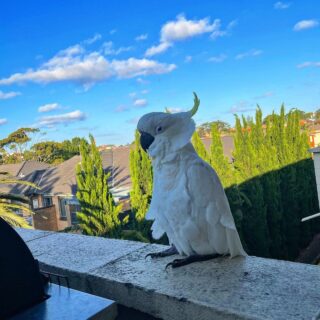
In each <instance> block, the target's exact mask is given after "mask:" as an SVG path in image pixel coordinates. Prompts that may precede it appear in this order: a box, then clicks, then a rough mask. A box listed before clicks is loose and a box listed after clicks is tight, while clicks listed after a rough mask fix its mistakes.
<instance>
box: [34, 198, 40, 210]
mask: <svg viewBox="0 0 320 320" xmlns="http://www.w3.org/2000/svg"><path fill="white" fill-rule="evenodd" d="M32 207H33V209H38V208H39V201H38V199H37V198H34V199H32Z"/></svg>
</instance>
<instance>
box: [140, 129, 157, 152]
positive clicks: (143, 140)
mask: <svg viewBox="0 0 320 320" xmlns="http://www.w3.org/2000/svg"><path fill="white" fill-rule="evenodd" d="M140 133H141V135H140V144H141V147H142V149H143V150H144V151H145V152H147V150H148V148H149V147H150V146H151V144H152V142H153V141H154V137H153V136H152V135H151V134H149V133H147V132H143V131H142V132H140Z"/></svg>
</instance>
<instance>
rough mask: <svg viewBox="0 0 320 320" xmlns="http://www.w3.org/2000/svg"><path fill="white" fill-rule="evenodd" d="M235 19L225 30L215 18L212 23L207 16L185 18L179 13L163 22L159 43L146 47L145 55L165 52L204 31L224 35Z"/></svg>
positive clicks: (214, 37)
mask: <svg viewBox="0 0 320 320" xmlns="http://www.w3.org/2000/svg"><path fill="white" fill-rule="evenodd" d="M235 24H236V21H232V22H231V23H229V25H228V26H227V29H226V30H224V31H223V30H221V21H220V20H219V19H215V20H214V21H213V23H211V22H210V19H209V18H204V19H200V20H187V19H186V18H185V16H183V15H179V16H177V19H176V20H174V21H169V22H167V23H165V24H164V25H163V26H162V28H161V31H160V43H159V44H158V45H156V46H152V47H150V48H149V49H147V51H146V53H145V55H146V56H147V57H149V56H153V55H156V54H159V53H162V52H165V51H166V50H167V49H168V48H169V47H171V46H172V45H173V44H174V43H175V42H177V41H183V40H186V39H188V38H192V37H195V36H199V35H202V34H205V33H211V37H212V38H213V39H216V38H218V37H222V36H225V35H227V34H228V33H229V31H230V30H231V29H232V28H233V27H234V26H235Z"/></svg>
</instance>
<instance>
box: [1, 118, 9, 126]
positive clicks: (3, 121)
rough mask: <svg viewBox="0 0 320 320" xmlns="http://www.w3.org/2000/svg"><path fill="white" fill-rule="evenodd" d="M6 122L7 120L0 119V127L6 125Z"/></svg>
mask: <svg viewBox="0 0 320 320" xmlns="http://www.w3.org/2000/svg"><path fill="white" fill-rule="evenodd" d="M7 122H8V120H7V119H6V118H2V119H0V126H2V125H4V124H6V123H7Z"/></svg>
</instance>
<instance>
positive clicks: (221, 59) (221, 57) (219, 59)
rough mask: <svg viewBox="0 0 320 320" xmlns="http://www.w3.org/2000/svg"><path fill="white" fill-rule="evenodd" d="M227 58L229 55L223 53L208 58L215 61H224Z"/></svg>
mask: <svg viewBox="0 0 320 320" xmlns="http://www.w3.org/2000/svg"><path fill="white" fill-rule="evenodd" d="M226 59H227V55H225V54H223V53H221V54H219V55H218V56H215V57H210V58H209V59H208V61H209V62H215V63H219V62H223V61H224V60H226Z"/></svg>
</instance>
